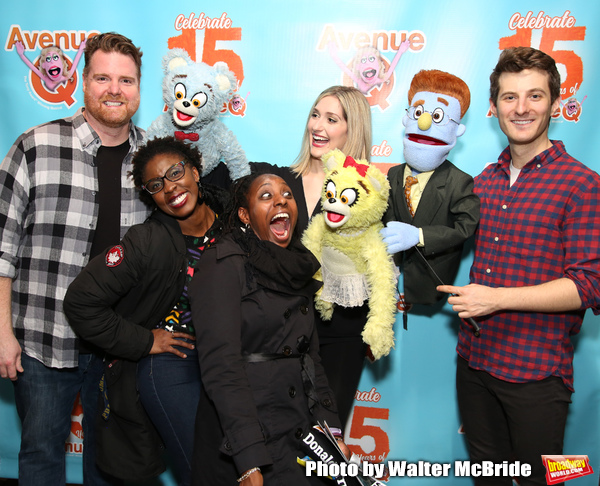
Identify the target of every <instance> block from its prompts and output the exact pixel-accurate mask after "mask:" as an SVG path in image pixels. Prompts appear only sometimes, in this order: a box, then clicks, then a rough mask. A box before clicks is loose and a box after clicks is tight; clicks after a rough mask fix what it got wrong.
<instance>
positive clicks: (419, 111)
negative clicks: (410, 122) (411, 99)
mask: <svg viewBox="0 0 600 486" xmlns="http://www.w3.org/2000/svg"><path fill="white" fill-rule="evenodd" d="M413 113H414V119H415V120H416V119H417V118H419V117H420V116H421V115H422V114H423V113H425V108H423V105H417V106H415V108H414V111H413Z"/></svg>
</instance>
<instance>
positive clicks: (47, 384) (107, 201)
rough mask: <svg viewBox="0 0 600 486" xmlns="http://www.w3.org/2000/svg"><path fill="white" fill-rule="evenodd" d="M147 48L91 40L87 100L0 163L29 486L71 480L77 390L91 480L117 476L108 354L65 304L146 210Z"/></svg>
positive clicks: (0, 354)
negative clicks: (142, 121) (102, 405)
mask: <svg viewBox="0 0 600 486" xmlns="http://www.w3.org/2000/svg"><path fill="white" fill-rule="evenodd" d="M141 57H142V52H141V51H140V50H139V48H137V47H136V46H135V45H134V44H133V43H132V42H131V40H130V39H128V38H126V37H124V36H122V35H119V34H115V33H106V34H101V35H97V36H94V37H91V38H90V39H89V40H88V41H87V45H86V48H85V68H84V70H83V78H82V79H83V92H84V95H85V99H84V105H85V107H84V108H82V109H80V110H79V111H78V112H77V113H75V115H74V116H72V117H68V118H64V119H60V120H55V121H52V122H49V123H46V124H43V125H40V126H37V127H34V128H32V129H30V130H28V131H27V132H25V133H24V134H22V135H21V136H20V137H19V138H18V139H17V140H16V142H15V143H14V144H13V146H12V147H11V149H10V150H9V152H8V154H7V156H6V158H5V159H4V161H3V163H2V164H1V166H0V377H2V378H9V379H10V380H12V381H13V383H14V390H15V402H16V405H17V411H18V414H19V417H20V419H21V422H22V436H21V450H20V453H19V484H20V485H21V486H27V485H39V484H53V485H60V484H63V485H64V484H65V448H64V443H65V440H66V439H67V437H68V435H69V432H70V429H71V410H72V408H73V403H74V401H75V398H76V396H77V393H78V392H81V400H82V404H83V410H84V419H83V432H84V438H85V443H84V456H83V480H84V483H85V484H86V485H103V484H110V482H109V481H110V478H107V477H104V476H103V474H102V473H101V472H100V471H99V470H98V469H97V468H96V465H95V460H94V452H95V451H94V442H95V441H94V427H93V422H94V421H93V419H92V417H94V415H95V412H96V410H97V402H98V394H99V387H98V383H99V380H100V377H101V376H102V373H103V363H102V357H101V356H98V355H97V354H96V353H95V350H94V349H92V347H91V346H89V345H86V343H84V342H81V341H80V340H78V339H77V337H76V335H75V333H74V332H73V330H72V329H71V328H70V327H69V325H68V323H67V320H66V317H65V315H64V313H63V309H62V301H63V297H64V294H65V292H66V290H67V287H68V286H69V284H70V283H71V281H72V280H73V279H74V278H75V277H76V276H77V274H78V273H79V272H80V270H81V269H82V268H83V267H84V266H85V265H86V264H87V262H88V260H90V259H91V258H92V257H93V256H94V255H95V254H98V253H100V252H101V251H102V250H104V249H105V248H106V247H107V246H109V245H112V244H115V243H117V242H118V241H119V240H120V239H121V237H122V236H123V235H124V234H125V231H126V230H127V229H128V228H129V226H131V225H133V224H137V223H142V222H143V221H144V220H145V218H146V216H147V214H148V211H147V209H146V207H145V206H144V204H143V203H142V202H141V201H140V200H139V197H138V194H137V192H136V190H135V188H134V184H133V180H132V179H131V178H130V177H128V173H129V171H130V170H131V168H132V166H131V157H132V155H133V153H134V152H135V150H136V149H137V147H138V146H139V145H140V144H141V143H142V140H143V136H144V132H143V131H142V130H140V129H139V128H138V127H136V126H135V125H134V124H133V123H132V122H131V117H132V116H133V115H134V114H135V112H136V111H137V108H138V106H139V102H140V75H141V73H140V68H141Z"/></svg>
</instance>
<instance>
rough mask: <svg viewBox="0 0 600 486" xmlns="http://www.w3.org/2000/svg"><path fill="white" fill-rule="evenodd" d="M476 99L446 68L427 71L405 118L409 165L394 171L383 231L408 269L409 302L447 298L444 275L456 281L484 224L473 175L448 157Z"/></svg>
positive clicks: (414, 86)
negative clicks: (443, 290) (471, 240)
mask: <svg viewBox="0 0 600 486" xmlns="http://www.w3.org/2000/svg"><path fill="white" fill-rule="evenodd" d="M470 100H471V94H470V91H469V87H468V86H467V84H466V83H465V82H464V81H463V80H462V79H460V78H458V77H456V76H454V75H452V74H449V73H446V72H443V71H438V70H423V71H420V72H418V73H417V74H416V75H415V76H414V78H413V79H412V82H411V85H410V89H409V92H408V101H409V104H410V106H409V108H408V109H407V110H406V115H405V116H404V118H403V119H402V123H403V125H404V126H405V133H404V159H405V161H406V163H404V164H401V165H398V166H395V167H392V168H391V169H390V171H389V173H388V179H389V182H390V198H389V207H388V210H387V212H386V215H385V218H384V221H386V222H387V225H386V227H385V228H384V229H382V235H383V237H384V241H385V242H386V243H387V245H388V251H389V252H390V253H393V254H396V257H395V258H396V262H397V263H398V264H399V266H400V267H401V269H402V275H403V280H404V289H402V288H399V289H398V290H399V292H401V293H402V291H403V290H404V300H405V302H406V304H408V305H410V304H434V303H436V302H438V301H440V300H442V298H443V297H444V296H445V294H442V293H441V292H437V290H436V287H437V286H438V285H440V283H441V282H440V280H441V281H443V282H444V283H447V284H451V283H452V282H454V279H455V278H456V274H457V272H458V267H459V264H460V259H461V255H462V250H463V245H464V243H465V241H466V240H467V238H469V237H470V236H471V235H473V234H474V232H475V229H476V227H477V224H478V222H479V206H480V201H479V197H477V196H476V195H475V194H474V193H473V178H472V177H471V176H470V175H468V174H466V173H465V172H463V171H462V170H460V169H459V168H457V167H456V166H455V165H454V164H452V163H451V162H450V161H449V160H448V159H447V156H448V154H449V152H450V150H452V148H453V147H454V146H455V145H456V141H457V139H458V137H460V136H461V135H462V134H463V133H464V132H465V125H463V124H462V123H461V120H462V118H463V117H464V115H465V113H466V112H467V109H468V108H469V104H470ZM413 181H414V182H413ZM407 187H408V188H407ZM408 201H410V207H409V202H408ZM417 251H420V252H421V254H422V255H423V256H424V257H425V259H426V260H427V262H428V263H429V264H430V266H431V267H432V269H433V270H434V272H435V274H437V276H436V275H434V272H432V271H431V269H430V268H428V266H427V264H426V263H425V262H424V261H423V259H422V258H421V256H420V255H417V254H416V253H415V252H417ZM401 301H402V299H401Z"/></svg>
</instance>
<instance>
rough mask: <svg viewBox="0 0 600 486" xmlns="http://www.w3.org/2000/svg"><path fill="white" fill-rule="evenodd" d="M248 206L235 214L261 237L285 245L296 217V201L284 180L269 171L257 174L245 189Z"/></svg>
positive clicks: (284, 246) (290, 236)
mask: <svg viewBox="0 0 600 486" xmlns="http://www.w3.org/2000/svg"><path fill="white" fill-rule="evenodd" d="M247 199H248V207H247V208H243V207H242V208H239V209H238V216H239V218H240V221H241V222H242V223H244V224H249V225H250V227H251V228H252V230H253V231H254V233H256V236H258V238H260V239H261V240H266V241H271V242H272V243H275V244H276V245H279V246H281V247H283V248H287V246H288V245H289V244H290V241H291V240H292V234H293V233H294V228H295V227H296V221H297V220H298V208H297V206H296V200H295V199H294V196H293V194H292V191H291V190H290V188H289V186H288V185H287V184H286V183H285V181H284V180H283V179H282V178H281V177H278V176H275V175H272V174H264V175H261V176H258V177H257V178H256V179H255V180H254V182H252V184H251V185H250V189H249V190H248V195H247Z"/></svg>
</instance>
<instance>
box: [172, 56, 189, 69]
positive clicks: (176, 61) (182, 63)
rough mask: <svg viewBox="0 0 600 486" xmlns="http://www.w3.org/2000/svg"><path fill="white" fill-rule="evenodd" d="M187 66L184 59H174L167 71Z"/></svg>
mask: <svg viewBox="0 0 600 486" xmlns="http://www.w3.org/2000/svg"><path fill="white" fill-rule="evenodd" d="M186 64H187V62H186V60H185V59H184V58H183V57H174V58H173V59H171V60H170V61H169V63H168V64H167V69H168V70H169V71H173V69H175V68H177V67H179V66H185V65H186Z"/></svg>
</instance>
